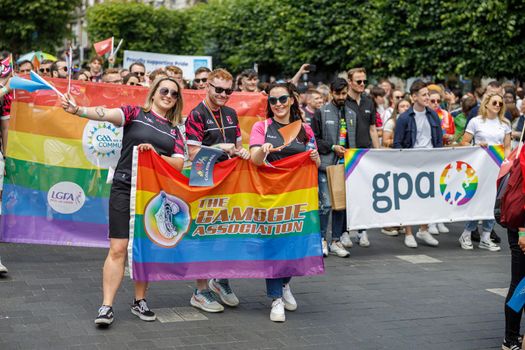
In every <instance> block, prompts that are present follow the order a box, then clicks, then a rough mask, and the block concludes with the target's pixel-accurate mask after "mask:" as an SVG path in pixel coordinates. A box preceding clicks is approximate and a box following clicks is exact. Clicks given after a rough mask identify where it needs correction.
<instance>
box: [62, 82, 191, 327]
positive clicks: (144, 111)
mask: <svg viewBox="0 0 525 350" xmlns="http://www.w3.org/2000/svg"><path fill="white" fill-rule="evenodd" d="M62 107H63V108H64V110H65V111H66V112H68V113H71V114H75V115H78V116H80V117H81V118H86V119H89V120H95V121H98V122H108V123H112V124H113V125H115V126H118V127H120V126H123V127H124V134H123V139H122V150H121V154H120V159H119V161H118V165H117V168H116V170H115V174H114V177H113V184H112V185H111V192H110V197H109V238H110V246H109V253H108V256H107V258H106V261H105V263H104V269H103V282H102V287H103V288H102V289H103V296H104V299H103V302H102V306H101V307H100V309H99V311H98V316H97V318H96V319H95V324H97V325H100V326H109V325H110V324H111V323H112V322H113V308H112V305H113V300H114V298H115V294H116V293H117V290H118V288H119V286H120V283H121V282H122V278H123V276H124V265H125V261H126V256H127V247H128V241H129V220H130V213H129V207H130V191H131V166H132V157H133V148H134V147H135V146H138V149H139V151H148V150H153V151H154V152H156V153H158V154H160V155H161V156H162V158H163V159H164V160H166V161H167V162H168V163H169V164H170V165H171V166H172V167H174V168H175V169H177V170H179V171H180V170H181V169H182V166H183V163H184V140H183V137H182V134H181V133H180V131H179V129H178V125H179V124H180V123H181V121H182V116H181V113H182V95H181V93H180V87H179V85H178V84H177V82H176V81H175V80H173V79H171V78H161V79H158V80H156V81H155V82H154V83H153V84H152V86H151V88H150V90H149V93H148V96H147V98H146V102H145V104H144V106H143V107H140V106H122V107H120V108H104V107H83V106H80V105H78V104H77V103H76V102H75V101H74V100H73V98H72V97H71V96H70V95H68V96H65V97H63V98H62ZM147 286H148V283H147V282H143V281H135V299H134V301H133V305H132V306H131V312H132V313H133V314H134V315H136V316H137V317H139V318H140V319H141V320H143V321H154V320H155V318H156V316H155V314H154V313H153V312H152V311H151V310H150V309H149V308H148V305H147V303H146V299H145V297H146V289H147Z"/></svg>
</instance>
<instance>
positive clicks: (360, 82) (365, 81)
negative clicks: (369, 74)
mask: <svg viewBox="0 0 525 350" xmlns="http://www.w3.org/2000/svg"><path fill="white" fill-rule="evenodd" d="M355 83H356V84H357V85H366V84H368V80H366V79H365V80H356V81H355Z"/></svg>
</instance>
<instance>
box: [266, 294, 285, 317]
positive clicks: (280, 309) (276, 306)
mask: <svg viewBox="0 0 525 350" xmlns="http://www.w3.org/2000/svg"><path fill="white" fill-rule="evenodd" d="M270 320H272V321H273V322H284V321H286V315H285V314H284V302H283V299H282V298H277V299H275V300H274V301H273V302H272V311H271V312H270Z"/></svg>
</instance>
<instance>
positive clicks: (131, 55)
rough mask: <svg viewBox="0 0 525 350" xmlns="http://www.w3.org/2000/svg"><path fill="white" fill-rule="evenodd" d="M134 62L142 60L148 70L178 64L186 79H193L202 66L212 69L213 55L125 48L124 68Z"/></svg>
mask: <svg viewBox="0 0 525 350" xmlns="http://www.w3.org/2000/svg"><path fill="white" fill-rule="evenodd" d="M133 62H141V63H143V64H144V65H145V66H146V72H151V71H153V70H155V69H157V68H164V67H166V66H177V67H179V68H180V69H182V75H183V77H184V79H193V78H194V77H195V71H196V70H197V68H200V67H208V68H209V69H212V65H211V56H177V55H169V54H164V53H154V52H143V51H129V50H124V62H123V63H122V65H123V66H124V68H126V69H127V68H129V66H130V65H131V64H132V63H133Z"/></svg>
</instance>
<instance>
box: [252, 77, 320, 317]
mask: <svg viewBox="0 0 525 350" xmlns="http://www.w3.org/2000/svg"><path fill="white" fill-rule="evenodd" d="M267 111H268V115H267V119H266V120H264V121H259V122H257V123H255V124H254V125H253V128H252V131H251V134H250V154H251V159H252V162H253V163H254V164H255V165H257V166H261V165H262V164H263V163H264V160H265V159H267V160H268V161H270V162H273V161H276V160H279V159H282V158H285V157H288V156H291V155H294V154H297V153H301V152H305V151H306V150H307V145H309V144H310V143H313V145H312V147H313V148H314V149H313V150H312V151H311V153H310V159H311V160H312V161H314V162H315V164H316V165H317V166H319V165H320V163H321V160H320V158H319V154H318V153H317V150H316V146H315V137H314V133H313V131H312V129H311V128H310V126H309V125H308V124H305V123H303V126H302V128H301V131H300V132H299V135H298V136H297V138H296V139H295V140H294V141H292V142H291V144H290V145H288V146H287V147H285V148H283V149H282V150H279V151H275V152H270V151H271V150H272V149H274V148H277V147H279V146H281V145H282V144H283V139H282V136H280V134H279V129H280V128H282V127H283V126H285V125H288V124H290V123H292V122H294V121H297V120H302V117H301V113H300V107H299V101H298V100H297V98H296V96H295V94H294V91H293V89H292V84H291V83H282V84H274V85H272V86H271V87H270V91H269V94H268V108H267ZM312 140H313V141H312ZM290 280H291V277H282V278H268V279H266V294H267V296H268V297H269V298H271V299H272V309H271V312H270V320H272V321H273V322H284V321H285V320H286V315H285V309H286V310H288V311H294V310H296V309H297V302H296V300H295V298H294V296H293V294H292V291H291V288H290Z"/></svg>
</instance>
